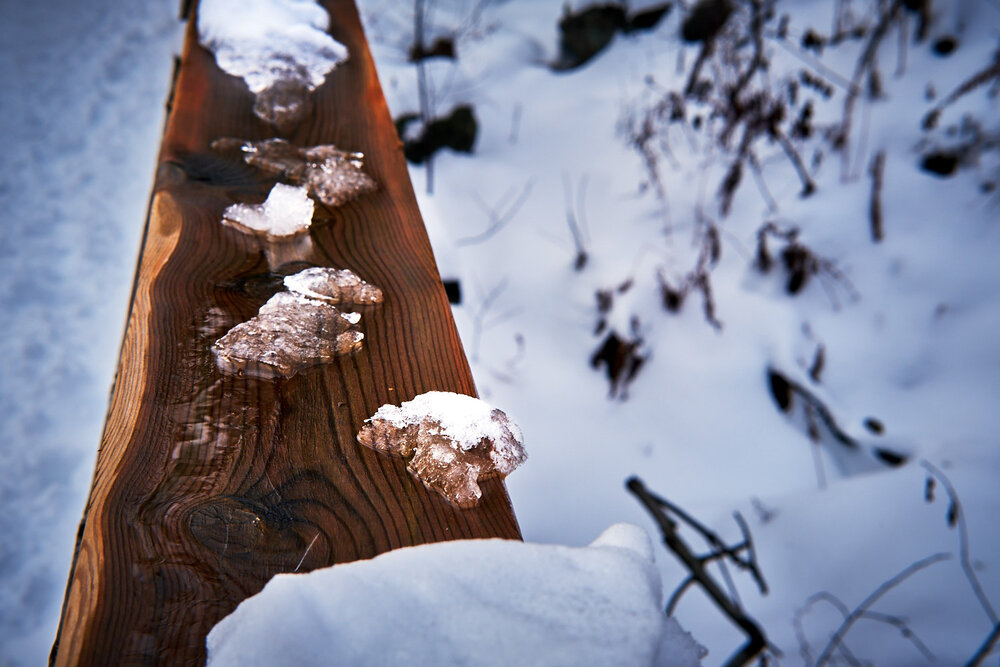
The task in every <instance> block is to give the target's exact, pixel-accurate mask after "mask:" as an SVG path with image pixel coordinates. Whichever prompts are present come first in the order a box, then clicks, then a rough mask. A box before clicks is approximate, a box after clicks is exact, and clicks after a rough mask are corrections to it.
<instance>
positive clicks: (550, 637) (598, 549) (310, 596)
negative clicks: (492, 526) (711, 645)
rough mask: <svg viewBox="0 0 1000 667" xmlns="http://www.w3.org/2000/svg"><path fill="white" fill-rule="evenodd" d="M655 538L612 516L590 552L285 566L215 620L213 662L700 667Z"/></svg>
mask: <svg viewBox="0 0 1000 667" xmlns="http://www.w3.org/2000/svg"><path fill="white" fill-rule="evenodd" d="M648 545H649V538H648V536H646V535H645V532H644V531H643V530H642V529H641V528H638V527H636V526H622V525H617V526H612V527H611V528H609V529H608V530H607V531H606V532H605V534H603V535H602V536H601V537H599V538H598V539H597V540H596V541H595V542H594V543H593V544H592V545H591V546H590V547H584V548H571V547H565V546H557V545H542V544H525V543H523V542H517V541H513V540H458V541H453V542H441V543H438V544H425V545H421V546H416V547H408V548H403V549H397V550H395V551H390V552H388V553H385V554H382V555H380V556H378V557H376V558H373V559H371V560H365V561H357V562H354V563H345V564H341V565H336V566H334V567H331V568H325V569H320V570H315V571H313V572H310V573H308V574H279V575H277V576H275V577H274V578H273V579H271V581H270V582H268V584H267V585H266V586H265V587H264V590H262V591H261V592H260V593H258V594H257V595H255V596H253V597H251V598H248V599H247V600H244V601H243V602H242V603H241V604H240V605H239V607H237V608H236V610H235V611H234V612H233V613H232V614H230V615H229V616H228V617H226V618H224V619H223V620H222V621H220V622H219V623H218V624H217V625H216V626H215V628H213V629H212V631H211V632H210V633H209V635H208V640H207V646H208V664H209V665H212V667H226V666H228V665H240V666H241V667H244V666H245V667H254V666H255V665H277V664H298V665H309V664H328V663H330V662H336V663H337V664H345V665H392V664H418V665H472V664H475V665H515V664H525V663H528V664H533V665H551V666H558V665H574V666H575V665H593V666H594V667H600V666H603V665H608V666H610V665H616V666H617V665H656V666H658V667H667V666H671V667H696V666H697V665H699V664H700V660H701V657H702V656H703V655H704V649H702V648H701V647H700V646H699V645H698V644H697V642H695V641H694V640H693V639H692V638H691V636H690V635H688V634H687V633H685V632H684V631H683V630H682V629H681V628H680V626H679V625H678V624H677V622H676V621H675V620H674V619H668V618H667V617H666V616H664V614H663V607H662V602H663V600H662V591H661V585H660V577H659V573H658V572H657V570H656V567H655V566H654V563H653V560H652V558H651V550H650V548H649V546H648Z"/></svg>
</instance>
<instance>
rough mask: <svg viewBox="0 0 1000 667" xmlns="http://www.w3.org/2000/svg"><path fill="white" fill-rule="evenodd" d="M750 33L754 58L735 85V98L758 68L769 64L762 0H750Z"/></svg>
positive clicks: (733, 96)
mask: <svg viewBox="0 0 1000 667" xmlns="http://www.w3.org/2000/svg"><path fill="white" fill-rule="evenodd" d="M750 34H751V35H752V36H753V59H752V60H751V61H750V65H748V66H747V68H746V71H744V72H743V74H741V75H740V78H739V79H738V80H737V81H736V85H735V86H733V92H732V98H733V99H734V100H735V99H737V97H738V96H739V94H740V92H741V91H742V90H743V88H744V87H745V86H746V85H747V84H748V83H750V77H752V76H753V75H754V72H756V71H757V70H758V69H763V68H764V67H766V66H767V61H766V59H765V58H764V3H763V2H762V0H750Z"/></svg>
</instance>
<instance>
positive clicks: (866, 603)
mask: <svg viewBox="0 0 1000 667" xmlns="http://www.w3.org/2000/svg"><path fill="white" fill-rule="evenodd" d="M949 558H951V555H950V554H946V553H939V554H934V555H933V556H928V557H927V558H923V559H921V560H918V561H917V562H916V563H913V564H911V565H909V566H908V567H906V568H905V569H903V571H902V572H900V573H899V574H897V575H896V576H894V577H892V578H891V579H889V580H887V581H884V582H883V583H882V585H881V586H879V587H878V588H876V589H875V590H874V591H872V593H871V594H870V595H869V596H868V597H866V598H865V599H864V600H862V602H861V604H859V605H858V606H857V607H855V608H854V610H853V611H851V613H850V614H848V615H847V618H845V619H844V622H843V623H841V624H840V627H839V628H837V631H836V632H835V633H833V637H831V638H830V642H829V643H828V644H827V645H826V646H825V647H824V648H823V651H822V652H821V653H820V654H819V658H817V660H816V664H815V665H814V667H823V665H825V664H827V663H828V662H830V659H831V658H832V657H833V652H834V651H836V650H837V648H838V647H839V646H840V645H841V643H842V642H843V641H844V637H845V636H846V635H847V633H848V632H850V631H851V628H852V627H853V626H854V624H855V623H856V622H857V621H858V620H859V619H861V618H863V617H864V616H865V615H866V614H867V613H868V609H869V607H871V606H872V605H873V604H875V603H876V602H878V601H879V599H880V598H881V597H882V596H883V595H885V594H886V593H888V592H889V591H891V590H892V589H893V588H895V587H896V586H898V585H899V584H901V583H903V582H904V581H906V580H907V579H909V578H910V577H911V576H913V575H914V574H916V573H917V572H919V571H920V570H923V569H924V568H927V567H930V566H931V565H934V564H935V563H940V562H941V561H944V560H948V559H949Z"/></svg>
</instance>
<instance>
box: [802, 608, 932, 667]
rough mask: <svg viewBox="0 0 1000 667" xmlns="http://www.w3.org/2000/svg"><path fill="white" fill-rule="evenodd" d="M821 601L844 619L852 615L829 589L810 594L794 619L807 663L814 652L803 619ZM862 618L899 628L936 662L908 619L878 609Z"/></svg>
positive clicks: (923, 652)
mask: <svg viewBox="0 0 1000 667" xmlns="http://www.w3.org/2000/svg"><path fill="white" fill-rule="evenodd" d="M819 602H826V603H827V604H829V605H830V606H831V607H833V608H834V609H836V610H837V611H838V612H840V615H841V616H843V617H844V620H847V618H848V617H849V616H850V615H851V612H850V610H849V609H848V608H847V605H846V604H844V603H843V601H842V600H841V599H840V598H838V597H837V596H836V595H834V594H833V593H830V592H828V591H820V592H819V593H816V594H814V595H811V596H809V599H807V600H806V603H805V605H803V606H802V607H800V608H799V609H797V610H796V612H795V619H794V621H793V624H794V626H795V635H796V637H797V638H798V640H799V653H800V655H801V656H802V658H803V661H804V662H805V664H807V665H811V664H812V653H811V650H810V647H809V642H808V640H807V639H806V635H805V630H804V629H803V627H802V620H803V619H804V618H805V615H806V614H808V613H809V611H810V610H811V609H812V608H813V606H815V605H816V604H818V603H819ZM861 618H862V619H864V620H870V621H876V622H878V623H884V624H886V625H891V626H892V627H894V628H896V629H897V630H899V633H900V634H901V635H902V636H903V637H905V638H906V639H909V640H910V642H911V643H912V644H913V646H914V647H915V648H916V649H917V650H918V651H920V653H921V654H922V655H923V656H924V657H925V658H926V659H927V661H928V662H934V661H935V660H936V659H937V658H936V657H935V656H934V654H933V653H932V652H931V650H930V649H929V648H927V645H926V644H924V642H923V641H922V640H921V639H920V637H918V636H917V635H916V633H915V632H913V629H912V628H910V626H909V624H907V623H906V621H905V620H904V619H902V618H900V617H899V616H892V615H890V614H883V613H880V612H876V611H867V612H865V613H864V614H862V615H861ZM841 648H844V644H843V642H841ZM852 659H853V656H852ZM849 662H852V660H851V659H849Z"/></svg>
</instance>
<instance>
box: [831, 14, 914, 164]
mask: <svg viewBox="0 0 1000 667" xmlns="http://www.w3.org/2000/svg"><path fill="white" fill-rule="evenodd" d="M902 6H903V3H902V0H892V2H891V4H890V5H889V7H888V8H887V9H886V10H885V12H883V13H882V15H881V16H880V17H879V21H878V24H876V26H875V29H874V30H872V32H871V35H870V36H869V38H868V42H867V43H866V44H865V48H864V50H863V51H862V52H861V57H859V58H858V62H857V65H855V68H854V76H853V77H851V87H850V88H849V89H848V90H847V97H846V98H844V117H843V120H842V121H841V125H840V137H841V139H842V140H843V142H844V144H845V147H844V160H843V169H842V171H843V173H844V175H845V177H846V173H847V169H848V166H849V162H850V160H849V158H848V156H849V155H850V151H848V150H847V148H846V144H847V139H848V136H849V135H850V133H851V118H852V116H853V114H854V103H855V102H856V101H857V99H858V95H859V94H860V93H861V90H862V86H861V81H862V79H863V78H864V75H865V72H866V71H868V70H870V69H871V68H872V67H874V66H875V59H876V56H877V55H878V47H879V46H880V45H881V43H882V40H883V39H885V36H886V34H887V33H888V32H889V27H890V26H891V25H892V22H893V19H894V18H895V17H896V15H897V14H899V12H900V9H901V8H902Z"/></svg>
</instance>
